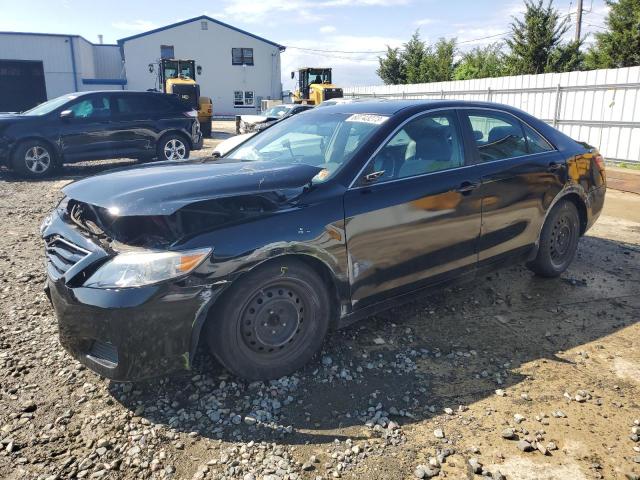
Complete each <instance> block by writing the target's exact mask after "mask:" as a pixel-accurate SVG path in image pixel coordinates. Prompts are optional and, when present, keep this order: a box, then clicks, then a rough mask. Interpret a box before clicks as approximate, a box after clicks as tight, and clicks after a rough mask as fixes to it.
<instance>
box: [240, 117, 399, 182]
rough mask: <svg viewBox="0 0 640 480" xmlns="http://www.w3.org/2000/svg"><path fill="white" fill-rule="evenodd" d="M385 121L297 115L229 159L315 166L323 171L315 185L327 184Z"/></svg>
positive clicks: (269, 129) (246, 143) (254, 138)
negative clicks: (324, 182) (322, 182)
mask: <svg viewBox="0 0 640 480" xmlns="http://www.w3.org/2000/svg"><path fill="white" fill-rule="evenodd" d="M386 120H387V117H385V116H380V115H359V114H356V115H351V114H342V113H328V114H327V113H319V112H312V113H311V114H309V115H295V116H292V117H290V118H289V119H287V120H286V121H283V122H280V123H276V124H275V125H273V126H272V127H270V128H268V129H267V130H265V131H263V132H262V133H260V135H256V136H255V137H253V138H250V139H249V140H247V141H246V142H245V143H243V144H242V146H241V147H240V148H238V149H237V150H235V151H232V152H231V153H230V154H229V155H228V158H231V159H235V160H244V161H272V162H282V163H304V164H307V165H313V166H317V167H319V168H320V169H321V170H320V171H319V173H318V175H317V176H316V178H315V179H314V181H324V180H327V179H328V178H330V177H331V176H333V175H334V174H335V172H336V171H338V170H339V169H340V168H341V167H342V166H343V165H345V164H346V163H348V162H349V161H350V160H351V159H352V158H353V157H354V156H355V155H356V153H357V152H358V150H359V149H360V148H361V147H362V146H363V145H364V144H365V143H366V142H367V140H369V138H370V137H371V135H372V134H373V132H375V131H376V130H377V129H378V128H380V125H381V124H383V123H384V122H385V121H386Z"/></svg>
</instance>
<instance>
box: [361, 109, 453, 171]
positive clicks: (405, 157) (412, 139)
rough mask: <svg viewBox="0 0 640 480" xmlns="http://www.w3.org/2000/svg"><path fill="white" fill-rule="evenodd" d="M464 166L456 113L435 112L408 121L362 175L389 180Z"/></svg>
mask: <svg viewBox="0 0 640 480" xmlns="http://www.w3.org/2000/svg"><path fill="white" fill-rule="evenodd" d="M463 165H464V154H463V149H462V141H461V135H460V129H459V128H458V122H457V119H456V114H455V112H453V111H450V112H437V113H433V114H428V115H425V116H422V117H419V118H416V119H414V120H411V121H410V122H408V123H407V124H406V125H405V126H404V127H402V128H401V129H400V130H399V131H398V132H397V133H396V134H395V135H394V136H393V137H392V138H391V140H389V142H387V144H386V145H385V146H384V147H383V148H382V149H381V150H380V151H379V152H378V153H377V154H376V156H375V157H374V158H373V160H372V163H371V165H370V166H369V167H368V169H367V170H366V173H367V174H369V173H373V172H380V176H379V177H378V178H379V179H382V180H393V179H399V178H407V177H413V176H416V175H423V174H425V173H433V172H438V171H442V170H449V169H451V168H457V167H461V166H463Z"/></svg>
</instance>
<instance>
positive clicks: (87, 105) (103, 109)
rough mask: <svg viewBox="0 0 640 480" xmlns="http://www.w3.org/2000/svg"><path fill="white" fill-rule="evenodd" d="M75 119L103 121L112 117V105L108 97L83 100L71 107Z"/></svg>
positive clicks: (102, 96) (97, 96) (93, 97)
mask: <svg viewBox="0 0 640 480" xmlns="http://www.w3.org/2000/svg"><path fill="white" fill-rule="evenodd" d="M69 110H71V111H72V112H73V115H74V117H75V118H88V119H101V118H109V117H110V116H111V103H110V101H109V97H107V96H106V95H96V96H91V97H88V98H82V99H80V100H78V101H77V102H75V103H74V104H72V105H70V106H69Z"/></svg>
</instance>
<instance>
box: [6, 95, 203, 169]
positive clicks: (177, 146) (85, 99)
mask: <svg viewBox="0 0 640 480" xmlns="http://www.w3.org/2000/svg"><path fill="white" fill-rule="evenodd" d="M200 148H202V134H201V133H200V126H199V124H198V115H197V112H196V111H195V110H192V109H191V107H189V106H186V105H185V104H184V103H183V102H182V101H181V100H180V99H179V98H178V97H176V96H173V95H166V94H163V93H156V92H133V91H132V92H122V91H104V92H82V93H72V94H69V95H63V96H61V97H58V98H54V99H53V100H49V101H48V102H45V103H43V104H41V105H38V106H37V107H35V108H32V109H31V110H28V111H26V112H23V113H20V114H0V164H5V165H7V166H8V167H10V168H13V169H14V170H16V171H17V172H18V173H20V174H22V175H24V176H28V177H31V178H40V177H45V176H47V175H49V174H51V172H53V170H54V169H55V168H56V167H58V166H60V165H62V164H63V163H71V162H79V161H84V160H102V159H106V158H121V157H126V158H138V159H151V158H154V157H157V158H159V159H162V160H182V159H185V158H188V157H189V152H190V151H191V150H197V149H200Z"/></svg>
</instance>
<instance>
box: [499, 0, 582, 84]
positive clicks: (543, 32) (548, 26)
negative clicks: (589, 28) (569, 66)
mask: <svg viewBox="0 0 640 480" xmlns="http://www.w3.org/2000/svg"><path fill="white" fill-rule="evenodd" d="M543 1H544V0H538V2H537V3H534V1H533V0H525V2H524V3H525V8H526V10H525V13H524V17H523V18H522V19H519V18H514V19H513V22H512V23H511V36H510V37H509V38H508V39H507V41H506V43H507V46H508V47H509V54H508V55H507V68H508V70H509V73H510V74H513V75H526V74H537V73H545V72H551V71H554V70H553V67H554V65H553V61H554V59H556V58H558V56H559V53H558V52H556V50H558V48H560V47H561V46H562V37H563V35H564V34H565V33H567V31H568V30H569V29H570V28H571V27H570V25H569V17H565V18H564V19H561V18H560V14H559V12H558V10H556V9H555V8H553V2H552V0H549V3H548V4H547V5H546V6H545V5H544V3H543ZM560 56H561V55H560ZM555 67H556V68H558V67H562V66H561V65H560V66H559V65H555ZM562 70H564V69H563V68H562Z"/></svg>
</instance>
